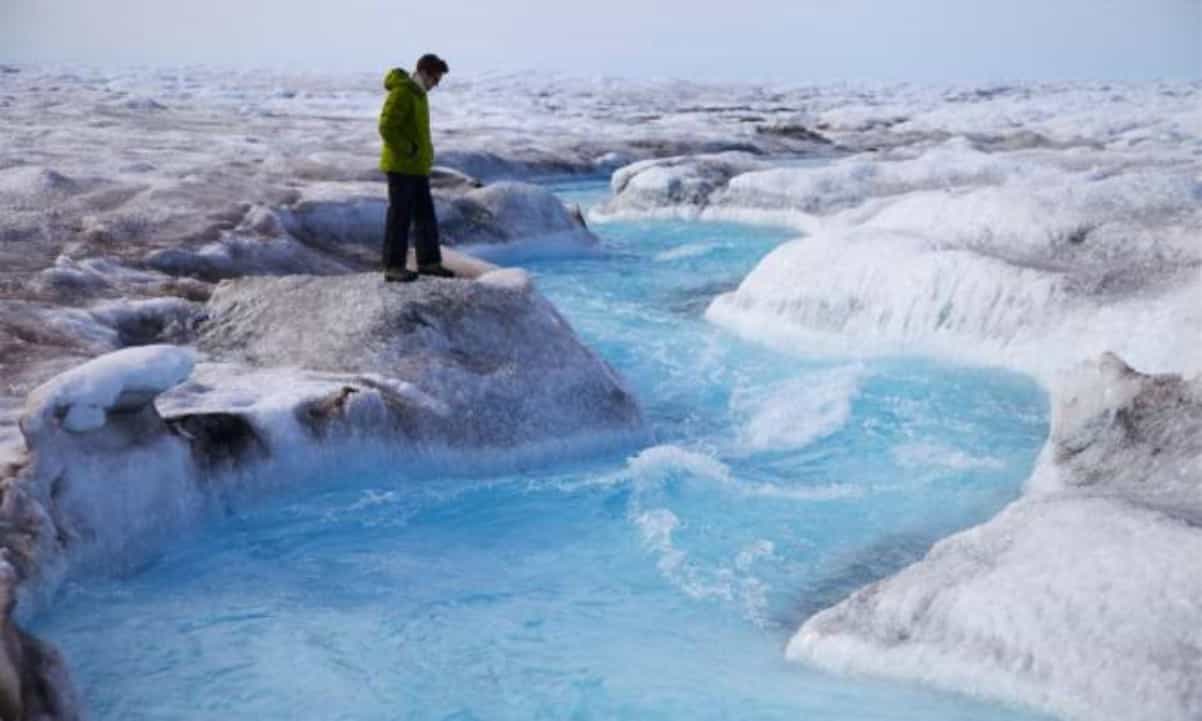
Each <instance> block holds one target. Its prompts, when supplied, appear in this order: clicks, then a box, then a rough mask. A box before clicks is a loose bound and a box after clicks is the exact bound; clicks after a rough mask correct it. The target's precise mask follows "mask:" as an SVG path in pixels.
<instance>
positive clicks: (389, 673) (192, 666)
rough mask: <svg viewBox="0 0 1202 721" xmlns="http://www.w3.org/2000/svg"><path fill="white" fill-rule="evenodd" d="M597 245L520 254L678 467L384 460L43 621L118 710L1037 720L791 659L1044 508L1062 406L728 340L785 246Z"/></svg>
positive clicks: (1027, 395)
mask: <svg viewBox="0 0 1202 721" xmlns="http://www.w3.org/2000/svg"><path fill="white" fill-rule="evenodd" d="M557 190H559V192H560V193H561V194H562V195H563V197H565V198H567V199H569V200H574V201H577V202H581V203H584V204H588V203H591V202H595V201H596V200H598V199H599V198H600V197H601V196H603V195H604V193H605V188H604V185H603V184H600V183H568V184H563V185H560V186H558V188H557ZM596 230H597V231H598V232H599V234H600V235H601V237H602V238H603V239H604V242H603V244H602V246H601V247H600V249H596V250H591V251H588V252H581V253H577V254H556V255H553V256H546V255H543V256H537V255H530V250H529V249H525V250H523V249H517V250H516V251H515V252H516V253H525V254H526V257H524V258H522V259H521V260H522V261H523V263H524V264H525V265H526V266H527V267H528V268H529V269H530V270H531V271H532V272H533V273H535V274H536V276H537V279H538V283H539V286H540V288H541V289H542V290H543V292H544V293H546V294H547V295H548V296H549V297H550V298H551V299H552V300H553V301H554V302H555V303H556V304H557V305H558V306H559V307H560V308H561V309H562V310H563V312H564V313H565V315H566V316H567V317H568V318H569V319H570V320H571V321H572V323H573V324H574V326H575V327H576V328H577V330H578V331H579V332H580V333H581V334H582V335H583V336H584V338H585V340H586V341H587V342H589V343H591V344H592V345H593V346H594V347H596V348H597V349H598V350H599V351H600V352H601V353H602V354H603V355H604V356H605V357H606V358H607V360H609V362H610V363H612V364H613V365H614V366H615V367H617V368H618V369H619V371H621V372H622V373H623V374H624V375H625V376H626V378H627V379H628V380H629V381H630V382H631V383H632V385H633V386H634V387H635V389H636V391H637V393H638V395H639V397H640V398H641V399H642V400H643V402H644V404H645V408H646V411H647V415H648V418H649V421H650V423H651V424H652V426H653V429H654V432H655V436H656V444H655V445H653V446H651V447H648V448H643V449H632V450H631V451H630V452H629V453H625V454H622V455H618V456H613V457H602V458H590V459H583V460H580V461H577V462H575V463H572V464H567V465H564V464H559V465H556V466H553V467H531V468H530V469H528V470H526V471H524V472H521V473H515V474H511V475H505V476H491V477H430V476H429V475H424V474H422V473H420V472H416V471H414V470H413V469H405V468H383V467H382V468H379V470H378V472H376V473H374V474H369V475H355V476H347V477H337V478H329V479H327V481H328V482H326V483H324V484H322V485H321V486H320V487H309V488H306V489H297V490H295V491H293V492H292V493H291V494H290V495H287V496H284V497H279V498H276V499H275V500H274V501H272V502H270V503H264V502H257V503H248V504H238V503H236V502H234V503H233V504H232V506H231V508H230V513H229V514H228V515H227V516H226V517H224V518H222V519H218V520H215V521H213V522H212V523H210V524H208V526H206V528H205V529H204V530H203V532H200V533H197V534H193V535H191V536H189V537H187V538H182V539H179V540H178V541H177V542H175V543H174V544H172V545H170V546H168V547H167V548H165V549H164V550H163V552H162V553H160V554H157V555H156V556H154V557H153V559H152V560H151V561H149V562H148V563H146V564H145V565H144V566H143V567H141V568H139V569H137V570H136V572H133V573H129V574H124V575H122V576H121V577H114V576H112V575H109V576H99V575H97V576H90V577H86V578H79V579H76V580H75V581H74V582H73V583H72V584H70V585H69V586H68V587H67V588H66V590H65V591H64V592H63V595H62V598H61V599H60V601H59V603H57V604H56V605H55V607H54V608H53V609H52V611H51V612H49V613H48V614H47V615H45V616H43V617H41V618H38V619H35V623H34V626H35V630H36V631H37V632H39V633H41V634H44V635H45V636H46V637H48V638H49V639H51V640H53V641H55V642H56V643H58V644H59V645H60V646H61V647H62V649H63V650H64V651H65V652H66V654H67V656H68V658H69V659H70V660H71V664H72V667H73V672H74V674H75V676H76V679H77V682H78V683H79V684H80V686H81V688H82V691H83V694H84V696H85V700H86V702H87V704H88V705H89V706H90V707H91V710H92V714H93V716H94V718H96V719H102V720H103V719H123V720H129V719H211V718H217V717H220V718H224V719H265V718H278V719H283V718H289V719H322V720H326V719H464V720H466V719H515V720H516V719H523V720H524V719H540V718H545V719H568V718H571V719H690V720H693V719H740V720H744V719H798V718H806V719H824V720H829V721H844V720H846V721H852V720H855V721H861V720H864V719H880V720H885V719H896V720H901V719H906V720H912V721H945V720H946V721H951V720H953V719H954V720H957V721H966V720H969V719H972V720H974V721H994V720H997V721H1001V720H1003V719H1005V720H1017V719H1033V718H1036V717H1035V716H1034V715H1032V714H1030V713H1028V712H1025V711H1023V710H1021V709H1014V708H1004V707H999V706H996V705H990V704H985V703H982V702H979V701H976V700H973V699H968V698H963V697H957V696H952V695H947V694H939V693H935V692H932V691H929V690H926V689H923V688H919V687H913V686H906V685H898V684H889V683H881V682H877V681H872V680H867V679H849V678H838V677H834V676H830V675H828V674H825V673H820V672H817V671H814V670H811V669H808V668H805V667H803V666H799V665H796V664H791V663H788V662H786V661H785V659H784V653H783V650H784V647H785V645H786V643H787V642H788V640H789V638H790V637H791V636H792V634H793V633H794V632H795V631H796V629H797V627H798V625H799V624H800V622H801V621H802V620H803V619H804V618H806V617H807V616H808V615H810V614H812V613H814V612H815V611H817V610H819V609H821V608H823V607H826V606H828V605H831V604H833V603H835V602H836V601H838V600H839V599H841V598H843V597H844V596H846V595H847V594H848V593H849V592H851V591H852V590H854V589H855V588H858V587H860V586H862V585H864V584H866V583H869V582H871V581H873V580H875V579H878V578H880V577H882V576H884V575H886V574H888V573H890V572H892V571H894V570H896V569H898V568H900V567H901V566H903V565H905V564H907V563H909V562H911V561H913V560H916V559H917V558H919V557H920V556H921V555H922V554H923V553H924V552H925V550H926V549H927V548H928V547H929V545H930V544H931V543H932V542H933V541H934V540H936V539H938V538H940V537H942V536H945V535H947V534H949V533H951V532H952V531H954V530H957V529H960V528H963V527H966V526H969V525H972V524H975V523H978V522H980V521H983V520H985V519H986V518H988V517H990V516H992V515H993V514H994V513H995V512H996V511H997V510H998V509H999V508H1000V507H1001V506H1003V505H1004V504H1005V503H1007V502H1008V501H1010V500H1012V499H1014V498H1016V497H1017V496H1018V493H1019V490H1020V486H1021V483H1022V481H1023V479H1025V478H1026V476H1027V475H1028V473H1029V471H1030V470H1031V467H1032V465H1033V462H1034V459H1035V455H1036V454H1037V452H1038V450H1039V447H1040V446H1041V444H1042V441H1043V439H1044V437H1045V436H1046V433H1047V408H1046V398H1045V396H1044V395H1043V393H1042V392H1041V391H1040V389H1039V388H1038V387H1037V386H1035V385H1034V384H1033V383H1032V382H1031V381H1029V380H1028V379H1026V378H1024V377H1021V376H1016V375H1009V374H1005V373H1000V372H997V371H992V370H991V371H984V370H976V369H966V368H959V367H947V366H940V365H936V364H933V363H931V362H927V361H922V360H914V359H892V360H890V359H885V360H880V359H874V360H871V361H856V360H847V361H840V360H837V359H831V358H829V357H827V358H823V359H821V360H817V359H805V358H798V357H796V356H787V355H782V354H780V353H777V352H775V351H772V350H770V349H766V348H763V347H759V346H755V345H752V344H749V343H745V342H743V341H740V340H738V339H736V338H734V337H732V336H730V335H729V334H727V333H725V332H723V331H721V330H720V329H717V328H715V327H713V326H711V325H709V324H707V323H706V322H705V321H704V320H703V318H702V314H703V312H704V309H705V306H706V305H707V304H708V302H709V300H710V299H712V298H713V297H714V295H716V294H717V293H719V292H722V291H723V290H726V289H728V288H731V287H733V286H734V285H735V284H736V283H737V282H738V281H739V280H740V279H741V278H742V277H743V276H744V275H745V274H746V273H747V272H748V271H749V270H750V269H751V267H753V265H754V264H755V262H756V261H757V260H758V259H759V258H760V257H762V256H763V255H764V254H765V253H766V252H767V251H768V250H770V249H771V248H773V247H774V246H776V245H777V244H779V243H780V242H781V241H783V240H785V239H786V238H788V237H789V236H790V235H791V233H790V232H789V231H784V230H775V229H763V228H749V227H745V226H738V225H724V224H717V223H705V224H698V223H686V222H676V221H654V222H642V223H613V224H606V225H602V226H599V227H598V228H596ZM500 260H513V259H505V258H501V259H500Z"/></svg>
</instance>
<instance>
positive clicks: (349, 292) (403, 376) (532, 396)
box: [199, 270, 641, 451]
mask: <svg viewBox="0 0 1202 721" xmlns="http://www.w3.org/2000/svg"><path fill="white" fill-rule="evenodd" d="M209 312H210V316H211V320H210V321H209V322H208V323H207V324H206V325H205V326H204V327H203V328H202V331H201V336H200V339H199V347H200V348H201V349H202V350H204V351H205V352H207V353H209V354H210V355H211V356H212V357H213V358H215V359H220V360H222V361H227V362H234V363H238V364H242V365H245V366H250V367H255V368H262V367H273V366H294V367H300V368H303V369H306V370H309V371H320V372H326V373H339V374H344V376H345V378H344V381H343V385H345V386H346V387H347V388H350V389H351V390H350V391H349V392H348V393H349V394H350V395H348V396H347V397H346V398H345V400H346V403H345V404H344V405H343V406H341V407H340V412H341V415H340V416H339V417H340V418H341V419H342V420H341V421H339V422H335V423H334V424H333V425H334V427H337V428H341V429H342V430H343V431H346V432H348V433H360V434H366V435H368V436H371V435H378V436H385V437H387V436H389V434H395V433H397V432H398V431H397V429H398V427H399V428H400V429H401V431H400V433H399V437H395V440H397V441H400V440H404V439H406V438H407V439H408V440H409V441H412V442H422V443H429V444H435V445H440V446H445V447H452V448H463V449H466V450H469V451H473V450H485V449H490V448H492V449H505V448H513V447H515V446H520V445H523V444H531V443H543V442H548V441H552V440H563V439H568V438H570V437H572V436H574V435H580V434H600V435H604V434H605V433H607V432H609V433H626V432H630V431H632V430H634V429H637V428H638V426H639V425H640V423H641V420H640V413H639V409H638V405H637V403H636V401H635V399H634V398H633V396H632V395H631V394H630V393H629V392H628V391H627V390H626V388H625V386H624V384H623V382H622V381H621V380H620V379H619V378H618V377H617V375H616V374H615V373H614V372H613V371H612V370H611V369H610V368H609V367H608V365H606V364H605V362H604V361H602V360H601V359H600V358H599V357H597V356H596V354H594V353H593V352H592V351H590V350H588V349H587V348H586V347H585V346H584V345H582V344H581V343H580V341H579V340H578V339H577V338H576V335H575V333H574V332H573V331H572V330H571V328H570V327H569V326H568V325H567V323H566V322H565V321H564V320H563V319H562V318H561V317H560V316H559V314H558V313H557V312H556V311H555V309H554V308H553V307H552V306H551V305H550V304H549V303H548V302H547V301H546V300H545V299H543V298H542V296H541V295H539V294H538V292H537V291H536V290H535V289H534V288H533V287H532V285H531V283H530V281H529V279H528V278H527V277H525V274H524V273H522V272H521V271H515V270H508V271H504V270H499V271H493V272H491V273H487V274H485V275H483V276H481V277H480V278H478V279H477V280H476V281H475V282H465V281H461V280H446V281H439V280H424V281H422V282H419V283H414V284H386V283H385V282H384V281H383V279H382V278H380V277H378V276H377V275H375V274H372V275H366V276H365V275H348V276H339V277H332V278H317V277H300V276H298V277H289V278H254V279H243V280H239V281H231V282H226V283H223V284H222V285H221V286H219V288H218V289H217V292H216V293H215V294H214V296H213V299H212V300H211V301H210V304H209ZM345 374H361V375H362V376H363V377H364V378H368V379H367V380H364V379H363V378H360V377H359V376H356V375H345ZM375 377H383V378H388V379H390V381H391V382H393V385H392V386H391V388H393V390H389V387H385V386H383V385H381V384H380V383H379V382H377V381H374V380H370V378H375ZM396 384H400V385H399V386H398V385H396ZM397 387H403V388H405V389H407V390H405V392H404V393H401V394H399V395H398V394H397V393H396V392H395V388H397ZM381 413H382V414H383V415H382V416H381V415H380V414H381ZM389 417H391V421H389V422H383V420H382V419H386V418H389ZM398 424H399V425H398Z"/></svg>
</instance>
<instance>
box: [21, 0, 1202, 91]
mask: <svg viewBox="0 0 1202 721" xmlns="http://www.w3.org/2000/svg"><path fill="white" fill-rule="evenodd" d="M421 5H426V6H427V7H426V8H425V9H421V8H420V6H421ZM427 50H433V51H435V52H438V53H439V54H441V55H443V57H445V58H446V59H447V60H448V61H449V63H450V65H451V70H452V74H454V73H455V72H456V71H459V72H462V73H464V74H473V73H477V72H481V71H485V70H496V69H500V70H517V69H524V68H536V67H544V68H548V69H554V70H559V71H564V72H568V73H573V74H584V75H596V74H605V75H622V76H634V77H663V76H671V77H683V78H692V79H704V78H715V79H724V80H732V79H738V78H739V77H750V78H754V79H765V78H771V79H780V80H794V81H809V80H814V81H832V80H886V81H888V80H916V81H936V82H938V81H976V80H1044V79H1046V80H1059V79H1105V80H1141V79H1149V78H1161V77H1165V78H1202V0H987V1H986V0H791V1H790V0H687V1H685V0H595V1H593V2H587V3H581V2H571V1H570V0H509V1H505V0H475V1H470V2H469V1H466V0H387V1H385V0H326V1H317V0H0V61H3V62H18V63H38V62H83V63H89V64H99V65H110V64H112V65H125V64H133V63H136V64H142V63H151V64H164V65H179V64H192V63H207V64H219V65H239V66H292V67H295V68H297V69H305V70H313V69H331V70H344V69H364V70H368V69H376V68H382V67H386V66H391V65H398V64H399V65H405V66H409V65H411V64H412V62H413V60H414V59H415V58H416V57H417V56H418V55H420V54H421V53H422V52H425V51H427Z"/></svg>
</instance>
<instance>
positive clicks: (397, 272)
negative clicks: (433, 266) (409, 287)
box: [384, 268, 417, 283]
mask: <svg viewBox="0 0 1202 721" xmlns="http://www.w3.org/2000/svg"><path fill="white" fill-rule="evenodd" d="M384 280H386V281H388V282H389V283H412V282H413V281H415V280H417V273H414V272H413V271H411V270H409V269H408V268H385V269H384Z"/></svg>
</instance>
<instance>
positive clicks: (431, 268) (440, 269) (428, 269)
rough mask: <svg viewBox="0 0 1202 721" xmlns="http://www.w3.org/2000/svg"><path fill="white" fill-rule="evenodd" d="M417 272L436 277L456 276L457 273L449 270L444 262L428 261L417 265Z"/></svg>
mask: <svg viewBox="0 0 1202 721" xmlns="http://www.w3.org/2000/svg"><path fill="white" fill-rule="evenodd" d="M417 272H418V273H421V274H422V275H432V276H435V277H436V278H454V277H455V274H454V273H452V272H451V271H449V270H447V269H446V267H444V266H443V264H442V263H427V264H425V265H419V266H417Z"/></svg>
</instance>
